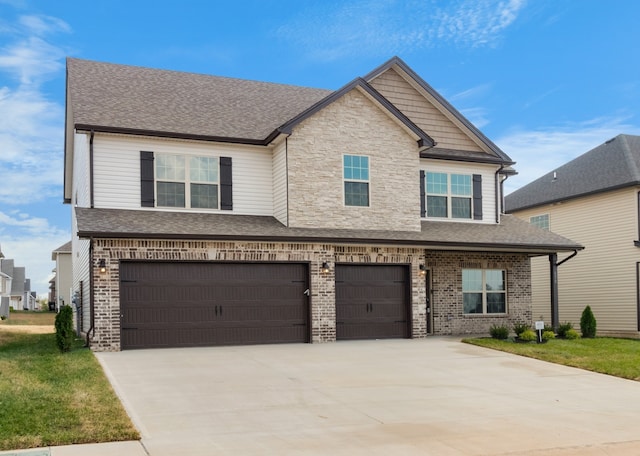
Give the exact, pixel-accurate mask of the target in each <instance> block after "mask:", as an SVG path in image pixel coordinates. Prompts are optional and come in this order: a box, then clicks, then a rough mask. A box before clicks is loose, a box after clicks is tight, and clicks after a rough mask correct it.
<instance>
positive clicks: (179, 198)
mask: <svg viewBox="0 0 640 456" xmlns="http://www.w3.org/2000/svg"><path fill="white" fill-rule="evenodd" d="M155 162H156V195H157V205H158V207H185V208H194V209H195V208H197V209H218V201H219V195H218V192H219V187H220V186H219V185H218V158H217V157H192V156H183V155H168V154H158V155H157V156H156V161H155Z"/></svg>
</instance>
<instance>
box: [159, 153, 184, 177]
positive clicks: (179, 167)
mask: <svg viewBox="0 0 640 456" xmlns="http://www.w3.org/2000/svg"><path fill="white" fill-rule="evenodd" d="M155 162H156V178H157V179H159V180H172V181H184V176H185V173H184V157H182V156H180V155H164V154H158V156H157V157H156V158H155Z"/></svg>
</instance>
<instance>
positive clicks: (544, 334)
mask: <svg viewBox="0 0 640 456" xmlns="http://www.w3.org/2000/svg"><path fill="white" fill-rule="evenodd" d="M555 338H556V333H554V332H553V331H543V332H542V340H543V341H545V342H546V341H548V340H551V339H555Z"/></svg>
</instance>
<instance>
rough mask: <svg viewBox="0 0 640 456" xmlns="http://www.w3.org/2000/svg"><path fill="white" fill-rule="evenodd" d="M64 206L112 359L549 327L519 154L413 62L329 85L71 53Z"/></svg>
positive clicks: (95, 340)
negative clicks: (537, 294)
mask: <svg viewBox="0 0 640 456" xmlns="http://www.w3.org/2000/svg"><path fill="white" fill-rule="evenodd" d="M66 116H67V117H66V144H65V185H64V192H65V193H64V198H65V201H66V202H67V203H70V204H72V205H73V211H72V212H73V220H72V223H73V241H72V244H73V245H72V250H73V262H74V264H73V273H74V283H73V287H74V291H75V296H76V298H75V299H77V300H78V301H79V302H81V303H82V305H81V307H80V308H81V312H80V313H79V314H78V315H77V318H78V319H79V326H80V328H81V331H82V332H83V333H85V334H86V336H87V338H88V340H89V341H90V342H91V343H92V347H93V349H95V350H120V349H128V348H139V347H175V346H194V345H219V344H220V345H223V344H257V343H276V342H314V343H316V342H330V341H335V340H348V339H368V338H372V339H374V338H393V337H395V338H409V337H412V338H421V337H426V336H427V335H428V334H470V333H486V332H487V331H488V328H489V327H490V326H491V325H492V324H510V323H511V322H514V321H527V322H531V320H532V314H531V299H530V261H529V259H530V257H531V256H537V255H550V254H552V253H553V254H555V253H556V252H559V251H573V250H576V249H581V246H580V245H579V244H577V243H575V242H573V241H570V240H567V239H566V238H564V237H561V236H558V235H556V234H554V233H551V232H549V231H545V230H542V229H539V228H536V227H533V226H531V225H530V224H529V223H526V222H523V221H521V220H519V219H517V218H516V217H513V216H505V215H503V214H502V213H501V212H502V210H501V201H502V190H501V187H502V182H503V180H504V179H505V178H506V177H507V176H508V175H509V174H510V173H512V172H513V169H512V168H511V165H512V164H513V162H512V160H511V159H510V158H509V157H508V156H507V155H506V154H505V153H504V152H503V151H502V150H500V149H499V148H498V147H497V146H496V145H495V144H494V143H492V142H491V141H490V140H489V139H488V138H487V137H485V136H484V135H483V134H482V133H481V132H480V131H479V130H478V129H477V128H475V127H474V126H473V125H472V124H471V123H470V122H469V121H468V120H467V119H465V118H464V117H463V116H462V115H461V114H460V113H459V112H458V111H457V110H456V109H454V108H453V107H452V106H451V105H450V104H449V103H448V102H447V101H446V100H444V99H443V98H442V96H440V95H439V94H438V93H437V92H436V91H435V90H434V89H433V88H432V87H430V86H429V85H428V84H427V83H426V82H425V81H424V80H423V79H422V78H420V77H419V76H418V75H417V74H416V73H415V72H414V71H413V70H412V69H411V68H409V67H408V66H407V65H406V64H405V63H404V62H403V61H402V60H400V59H399V58H392V59H391V60H389V61H388V62H386V63H384V64H383V65H381V66H380V67H378V68H376V69H375V70H373V71H372V72H370V73H369V74H367V75H366V76H364V77H361V78H356V79H354V80H353V81H351V82H350V83H348V84H347V85H345V86H344V87H342V88H340V89H338V90H335V91H329V90H321V89H311V88H303V87H295V86H289V85H280V84H272V83H265V82H256V81H247V80H239V79H231V78H223V77H216V76H207V75H199V74H189V73H181V72H174V71H165V70H157V69H149V68H139V67H132V66H124V65H114V64H107V63H99V62H93V61H86V60H79V59H68V61H67V104H66Z"/></svg>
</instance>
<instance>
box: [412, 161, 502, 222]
mask: <svg viewBox="0 0 640 456" xmlns="http://www.w3.org/2000/svg"><path fill="white" fill-rule="evenodd" d="M420 169H421V170H424V171H425V173H426V172H434V173H445V174H447V175H448V176H449V178H451V175H452V174H459V175H460V174H461V175H473V174H480V175H481V176H482V220H473V215H472V218H471V219H464V218H437V220H440V221H443V222H445V221H449V222H463V223H493V224H495V223H496V175H495V173H496V171H497V170H498V168H497V167H496V166H495V165H485V164H478V163H464V162H454V161H444V160H430V159H421V160H420ZM416 179H418V177H416ZM472 205H473V201H472ZM416 208H417V209H419V208H420V201H417V202H416ZM472 214H473V212H472ZM434 220H436V219H434Z"/></svg>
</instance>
